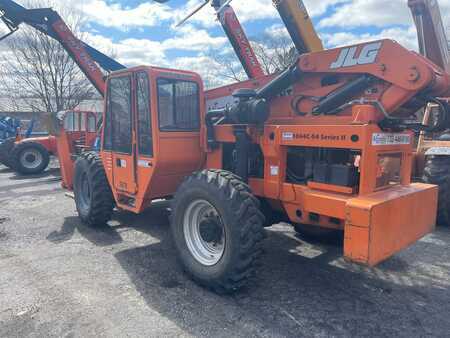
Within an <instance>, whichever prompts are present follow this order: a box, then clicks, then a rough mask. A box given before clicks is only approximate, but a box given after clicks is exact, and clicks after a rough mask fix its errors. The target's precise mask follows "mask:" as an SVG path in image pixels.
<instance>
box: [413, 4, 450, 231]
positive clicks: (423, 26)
mask: <svg viewBox="0 0 450 338" xmlns="http://www.w3.org/2000/svg"><path fill="white" fill-rule="evenodd" d="M408 6H409V8H410V10H411V13H412V16H413V18H414V22H415V24H416V27H417V35H418V42H419V50H420V53H421V54H422V55H423V56H425V57H426V58H428V59H430V60H431V61H432V62H434V63H435V64H437V65H439V67H441V68H442V69H445V70H446V71H447V72H448V71H450V56H449V46H448V40H447V35H446V33H445V27H444V25H443V22H442V17H441V12H440V10H439V4H438V2H437V1H436V0H409V1H408ZM440 102H445V104H447V103H448V102H449V98H448V97H447V98H444V97H442V98H441V99H440ZM440 102H435V103H430V104H429V105H428V106H427V107H426V109H425V111H424V114H423V124H425V125H428V124H430V123H433V120H434V119H435V117H436V114H437V113H436V112H437V111H439V110H441V109H442V107H441V103H440ZM414 169H415V170H414V172H415V175H414V176H416V177H422V179H423V181H425V182H427V183H432V184H437V185H438V186H439V206H438V224H440V225H447V226H448V225H450V135H449V132H448V130H445V131H444V132H439V133H430V132H426V131H422V132H421V133H420V135H419V138H418V142H417V152H416V160H415V168H414Z"/></svg>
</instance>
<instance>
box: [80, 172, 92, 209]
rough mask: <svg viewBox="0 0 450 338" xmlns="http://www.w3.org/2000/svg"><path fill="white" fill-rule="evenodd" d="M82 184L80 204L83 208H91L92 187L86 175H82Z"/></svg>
mask: <svg viewBox="0 0 450 338" xmlns="http://www.w3.org/2000/svg"><path fill="white" fill-rule="evenodd" d="M80 183H81V184H80V197H81V198H80V202H81V204H82V207H83V208H89V205H90V201H91V187H90V186H89V180H88V177H87V175H86V173H84V174H83V175H82V177H81V182H80Z"/></svg>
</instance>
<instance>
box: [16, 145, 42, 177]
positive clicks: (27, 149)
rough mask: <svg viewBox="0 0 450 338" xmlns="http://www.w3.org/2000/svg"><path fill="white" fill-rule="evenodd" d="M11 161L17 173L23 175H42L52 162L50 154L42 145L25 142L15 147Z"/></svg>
mask: <svg viewBox="0 0 450 338" xmlns="http://www.w3.org/2000/svg"><path fill="white" fill-rule="evenodd" d="M11 161H12V164H13V168H14V170H15V171H17V172H18V173H20V174H22V175H36V174H40V173H42V172H43V171H44V170H45V169H46V168H47V167H48V163H49V162H50V153H49V152H48V150H47V149H46V148H45V147H44V146H43V145H42V144H40V143H37V142H33V141H23V142H20V143H18V144H16V146H15V147H14V149H13V151H12V154H11Z"/></svg>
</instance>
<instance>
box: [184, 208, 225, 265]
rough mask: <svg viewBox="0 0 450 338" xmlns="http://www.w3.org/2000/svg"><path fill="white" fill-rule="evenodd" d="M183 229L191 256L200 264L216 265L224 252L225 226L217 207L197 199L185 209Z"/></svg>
mask: <svg viewBox="0 0 450 338" xmlns="http://www.w3.org/2000/svg"><path fill="white" fill-rule="evenodd" d="M183 231H184V237H185V241H186V244H187V247H188V249H189V251H190V253H191V254H192V256H193V257H194V258H195V259H196V260H197V261H198V262H199V263H201V264H202V265H205V266H213V265H216V264H217V263H218V262H219V261H220V260H221V258H222V256H223V254H224V252H225V244H226V236H225V228H224V226H223V222H222V220H221V217H220V215H219V213H218V211H217V209H216V208H215V207H214V206H213V205H212V204H211V203H209V202H208V201H205V200H202V199H198V200H195V201H193V202H191V204H189V206H188V207H187V209H186V213H185V215H184V219H183Z"/></svg>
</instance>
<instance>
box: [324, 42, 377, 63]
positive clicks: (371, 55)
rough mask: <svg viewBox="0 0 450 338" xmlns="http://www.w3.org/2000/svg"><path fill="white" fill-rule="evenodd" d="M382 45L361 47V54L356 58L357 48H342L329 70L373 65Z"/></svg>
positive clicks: (371, 44)
mask: <svg viewBox="0 0 450 338" xmlns="http://www.w3.org/2000/svg"><path fill="white" fill-rule="evenodd" d="M381 46H382V43H381V42H374V43H369V44H368V45H365V46H364V47H362V49H361V52H360V53H359V55H358V56H357V55H356V53H357V51H358V46H355V47H350V48H344V49H342V50H341V53H340V54H339V56H338V58H337V60H336V61H335V62H333V63H332V64H331V66H330V69H337V68H343V67H352V66H356V65H368V64H371V63H374V62H375V60H376V59H377V56H378V53H379V52H380V49H381Z"/></svg>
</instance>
